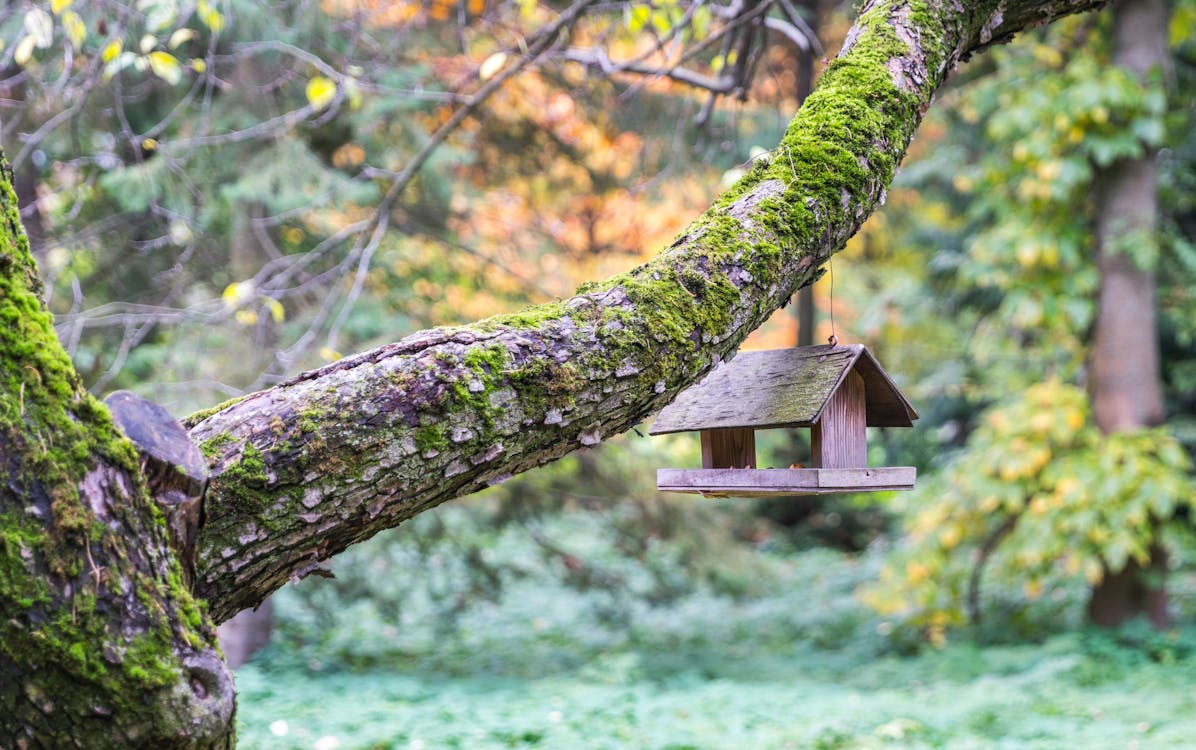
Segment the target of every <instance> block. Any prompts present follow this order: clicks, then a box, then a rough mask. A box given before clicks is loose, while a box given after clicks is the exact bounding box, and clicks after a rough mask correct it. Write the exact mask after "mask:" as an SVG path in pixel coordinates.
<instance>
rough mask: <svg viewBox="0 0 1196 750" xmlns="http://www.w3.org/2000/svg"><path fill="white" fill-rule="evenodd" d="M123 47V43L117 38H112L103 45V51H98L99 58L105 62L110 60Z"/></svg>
mask: <svg viewBox="0 0 1196 750" xmlns="http://www.w3.org/2000/svg"><path fill="white" fill-rule="evenodd" d="M123 47H124V45H122V44H121V41H120V40H119V39H113V40H112V41H111V42H108V44H107V45H106V46H105V47H104V51H103V52H101V53H100V59H101V60H103V61H104V62H106V63H108V62H112V61H113V60H114V59H116V56H117V55H119V54H120V51H121V49H123Z"/></svg>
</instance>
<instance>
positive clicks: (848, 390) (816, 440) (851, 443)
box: [703, 371, 868, 469]
mask: <svg viewBox="0 0 1196 750" xmlns="http://www.w3.org/2000/svg"><path fill="white" fill-rule="evenodd" d="M866 421H867V420H866V417H865V403H864V379H863V378H862V377H860V376H859V375H858V374H856V373H855V371H852V372H849V373H847V377H845V378H843V383H842V384H841V385H840V386H839V389H838V390H837V391H835V393H834V395H832V396H831V397H830V400H829V401H827V402H826V406H825V407H824V408H823V409H822V416H821V417H819V419H818V422H817V423H816V424H815V425H814V428H813V430H811V433H810V437H811V443H810V463H811V464H813V465H814V466H815V467H817V468H823V469H855V468H859V467H864V466H867V465H868V446H867V444H866V443H865V439H866V437H867V432H868V428H867V425H866ZM703 466H705V464H703Z"/></svg>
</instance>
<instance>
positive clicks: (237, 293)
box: [220, 281, 253, 310]
mask: <svg viewBox="0 0 1196 750" xmlns="http://www.w3.org/2000/svg"><path fill="white" fill-rule="evenodd" d="M252 296H253V282H252V281H234V282H233V283H231V284H229V285H228V286H226V287H224V293H223V294H221V295H220V299H222V300H224V305H225V307H227V308H228V309H230V310H231V309H233V308H235V307H240V306H241V305H242V304H243V303H244V302H245V301H246V300H248V299H249V298H250V297H252Z"/></svg>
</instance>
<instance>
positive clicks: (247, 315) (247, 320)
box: [234, 310, 257, 326]
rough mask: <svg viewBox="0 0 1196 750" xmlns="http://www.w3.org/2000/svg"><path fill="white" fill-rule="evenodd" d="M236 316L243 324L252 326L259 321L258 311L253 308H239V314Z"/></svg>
mask: <svg viewBox="0 0 1196 750" xmlns="http://www.w3.org/2000/svg"><path fill="white" fill-rule="evenodd" d="M234 317H235V318H236V319H237V322H238V323H240V324H241V325H243V326H251V325H253V324H254V323H256V322H257V313H255V312H254V311H253V310H237V314H236V315H235V316H234Z"/></svg>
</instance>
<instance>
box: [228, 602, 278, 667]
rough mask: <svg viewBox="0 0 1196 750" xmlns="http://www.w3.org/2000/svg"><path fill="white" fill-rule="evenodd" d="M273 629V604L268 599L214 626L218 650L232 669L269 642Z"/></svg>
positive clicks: (247, 659)
mask: <svg viewBox="0 0 1196 750" xmlns="http://www.w3.org/2000/svg"><path fill="white" fill-rule="evenodd" d="M273 629H274V604H273V603H272V601H271V600H270V599H267V600H266V601H264V602H262V603H261V604H260V605H258V606H257V607H256V608H255V609H243V610H241V611H240V612H238V613H237V614H236V615H234V616H233V618H232V619H231V620H227V621H225V622H223V623H221V625H220V627H218V628H216V635H217V636H219V638H220V650H221V651H223V652H224V660H225V661H227V662H228V665H229V666H230V667H232V668H233V669H236V668H237V667H239V666H241V665H242V664H244V663H245V662H247V661H249V659H250V657H252V656H253V655H254V654H255V653H257V652H258V651H259V650H261V649H262V648H263V647H264V646H265V645H266V644H267V643H269V642H270V633H271V631H273Z"/></svg>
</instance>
